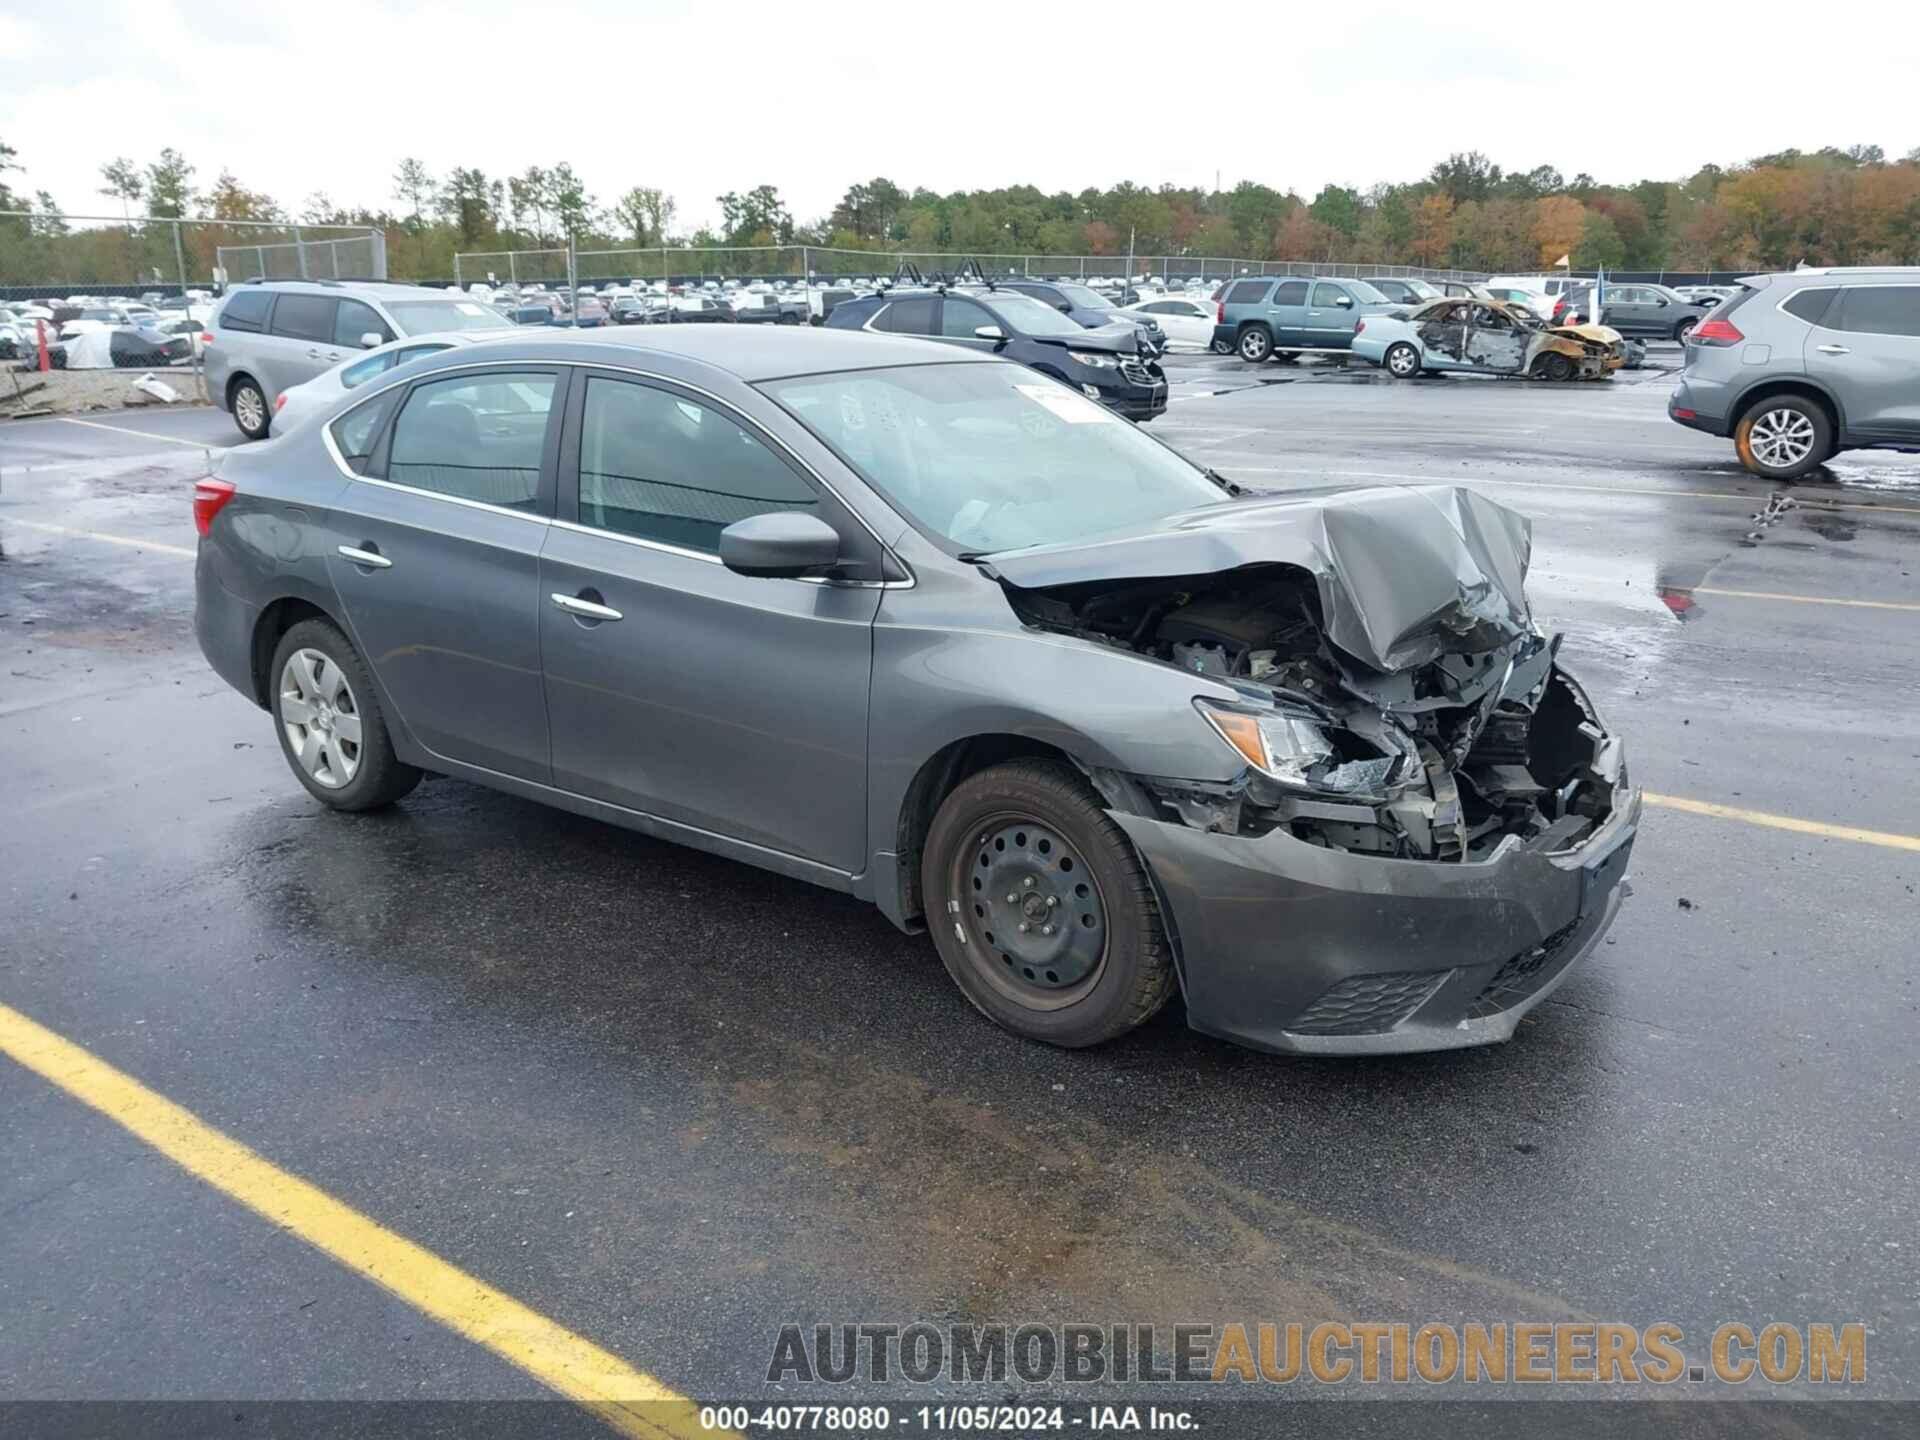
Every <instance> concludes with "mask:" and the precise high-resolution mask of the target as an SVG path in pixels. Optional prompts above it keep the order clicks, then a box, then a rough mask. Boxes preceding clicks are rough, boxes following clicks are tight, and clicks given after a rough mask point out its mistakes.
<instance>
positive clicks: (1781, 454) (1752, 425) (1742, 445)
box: [1733, 395, 1833, 480]
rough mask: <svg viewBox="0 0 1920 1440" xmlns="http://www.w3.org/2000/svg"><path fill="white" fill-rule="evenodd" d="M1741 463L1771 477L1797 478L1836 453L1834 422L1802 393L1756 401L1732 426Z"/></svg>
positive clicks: (1771, 478) (1822, 463) (1780, 478)
mask: <svg viewBox="0 0 1920 1440" xmlns="http://www.w3.org/2000/svg"><path fill="white" fill-rule="evenodd" d="M1733 448H1734V450H1735V451H1736V452H1737V453H1738V454H1739V456H1740V463H1741V464H1742V465H1744V466H1746V467H1747V469H1748V470H1750V471H1752V472H1753V473H1754V474H1755V475H1760V476H1763V477H1765V478H1766V479H1768V480H1798V479H1799V478H1800V477H1801V476H1802V475H1805V474H1807V473H1808V472H1809V471H1811V470H1817V469H1818V468H1819V467H1820V466H1822V465H1824V464H1826V462H1827V459H1828V457H1829V456H1831V455H1832V454H1833V422H1832V421H1831V420H1829V419H1828V418H1827V412H1826V411H1825V410H1822V409H1821V408H1820V407H1819V406H1818V405H1816V404H1815V403H1814V402H1813V401H1811V400H1808V399H1805V398H1803V397H1801V396H1799V395H1775V396H1771V397H1769V398H1767V399H1764V400H1759V401H1756V402H1755V403H1754V404H1753V405H1752V406H1751V407H1750V408H1749V409H1748V410H1747V412H1746V413H1745V414H1744V415H1742V416H1741V417H1740V420H1739V423H1738V424H1736V425H1735V426H1734V427H1733Z"/></svg>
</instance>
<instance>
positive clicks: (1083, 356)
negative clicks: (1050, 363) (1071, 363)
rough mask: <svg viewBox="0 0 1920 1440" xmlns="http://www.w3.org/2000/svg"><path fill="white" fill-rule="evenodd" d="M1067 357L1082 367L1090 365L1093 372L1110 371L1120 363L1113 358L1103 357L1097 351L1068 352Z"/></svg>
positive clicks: (1109, 356) (1110, 356)
mask: <svg viewBox="0 0 1920 1440" xmlns="http://www.w3.org/2000/svg"><path fill="white" fill-rule="evenodd" d="M1067 356H1068V358H1069V359H1072V360H1077V361H1079V362H1080V363H1081V364H1082V365H1091V366H1092V367H1093V368H1094V369H1095V370H1106V369H1110V368H1111V367H1113V366H1115V365H1118V364H1119V363H1120V361H1119V360H1118V359H1117V358H1116V357H1115V356H1112V355H1103V354H1101V353H1100V352H1099V351H1098V350H1069V351H1067Z"/></svg>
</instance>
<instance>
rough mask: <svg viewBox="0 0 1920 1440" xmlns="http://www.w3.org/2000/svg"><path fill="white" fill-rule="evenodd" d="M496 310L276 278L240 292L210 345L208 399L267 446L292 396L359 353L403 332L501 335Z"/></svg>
mask: <svg viewBox="0 0 1920 1440" xmlns="http://www.w3.org/2000/svg"><path fill="white" fill-rule="evenodd" d="M504 323H505V320H504V318H503V317H502V315H501V313H500V312H499V311H498V310H496V309H494V308H493V307H492V306H490V305H483V304H481V303H480V302H479V301H478V300H473V299H469V298H468V297H467V296H465V295H462V294H459V293H458V292H457V291H452V290H434V289H431V288H429V287H427V286H424V285H390V284H385V283H376V282H371V281H344V280H268V281H254V282H250V283H248V284H244V285H238V286H235V287H234V289H233V291H232V293H230V294H229V295H228V296H227V298H226V300H225V302H224V303H223V304H222V305H221V306H220V309H219V312H218V313H217V314H216V315H215V316H214V317H213V323H212V325H211V326H210V327H209V328H208V332H207V338H206V340H205V363H206V371H207V393H208V394H209V395H210V396H212V397H213V401H214V403H215V404H216V405H218V406H220V408H221V409H223V410H226V411H228V412H230V413H231V414H232V416H233V423H234V424H235V425H237V426H239V427H240V433H241V434H242V435H245V436H246V437H247V438H248V439H249V440H263V439H265V438H266V435H267V428H268V425H269V424H270V422H271V421H272V418H273V406H274V401H275V400H276V399H277V398H278V397H279V395H280V392H281V391H283V390H288V389H291V388H292V387H293V386H295V385H304V384H305V383H306V382H307V381H309V380H311V379H313V378H314V377H315V376H317V375H322V374H325V373H326V372H327V371H328V370H331V369H332V368H333V367H334V366H335V365H338V364H339V363H340V362H341V361H342V360H344V359H346V358H347V357H348V356H349V355H351V354H352V353H353V352H354V351H355V350H371V349H373V348H374V347H375V346H377V345H384V344H386V343H387V342H388V341H389V340H397V339H399V338H400V337H401V336H403V335H425V334H431V333H433V332H435V331H441V330H491V329H495V328H497V327H499V326H500V325H502V324H504Z"/></svg>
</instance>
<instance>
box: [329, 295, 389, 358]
mask: <svg viewBox="0 0 1920 1440" xmlns="http://www.w3.org/2000/svg"><path fill="white" fill-rule="evenodd" d="M362 335H378V336H379V337H380V343H381V344H382V345H384V344H386V343H387V341H389V340H391V339H393V338H394V334H393V331H392V330H390V329H389V328H388V327H387V322H386V321H384V320H382V319H381V318H380V313H379V312H378V311H377V310H375V309H374V308H373V307H372V306H371V305H363V304H361V303H360V302H359V301H358V300H342V301H341V302H340V312H339V314H337V315H336V316H335V317H334V321H333V343H334V344H336V345H346V346H349V347H352V348H355V349H357V348H358V347H359V345H360V337H361V336H362Z"/></svg>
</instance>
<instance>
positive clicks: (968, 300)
mask: <svg viewBox="0 0 1920 1440" xmlns="http://www.w3.org/2000/svg"><path fill="white" fill-rule="evenodd" d="M827 325H828V326H829V327H830V328H832V329H835V330H872V331H876V332H878V333H880V334H883V335H924V336H926V337H927V338H928V339H930V340H944V341H946V342H947V343H948V344H951V345H959V346H963V347H965V348H966V349H969V350H985V351H990V352H991V353H993V354H996V355H1004V356H1005V357H1006V358H1007V359H1009V360H1017V361H1019V362H1020V363H1021V364H1022V365H1025V366H1028V367H1029V368H1031V369H1034V370H1038V371H1039V372H1040V373H1041V374H1043V375H1051V376H1052V377H1053V378H1054V379H1056V380H1059V381H1061V382H1062V383H1063V384H1067V385H1071V386H1073V387H1074V388H1075V389H1076V390H1078V391H1080V393H1081V394H1083V395H1085V396H1087V397H1088V398H1089V399H1091V400H1098V401H1099V402H1100V403H1101V404H1102V405H1105V406H1106V407H1107V408H1108V409H1109V410H1112V411H1113V412H1114V413H1115V414H1117V415H1124V416H1125V417H1126V418H1127V419H1129V420H1139V421H1146V420H1151V419H1153V417H1154V416H1156V415H1160V414H1164V413H1165V411H1166V408H1167V377H1166V374H1165V372H1164V371H1162V370H1161V368H1160V362H1159V361H1158V360H1157V359H1155V358H1154V355H1153V353H1152V352H1151V350H1148V349H1143V347H1142V343H1141V340H1140V336H1139V333H1138V331H1137V330H1135V329H1134V328H1133V327H1131V326H1128V327H1121V326H1118V325H1114V326H1107V327H1104V328H1102V329H1099V330H1087V329H1083V328H1082V327H1081V326H1080V325H1079V324H1077V323H1076V322H1074V321H1073V320H1070V319H1068V318H1067V317H1066V316H1065V315H1062V314H1061V313H1060V312H1059V311H1057V310H1055V309H1053V308H1052V307H1051V306H1048V305H1045V304H1043V303H1041V302H1040V301H1038V300H1035V299H1034V298H1032V297H1031V296H1029V295H1023V294H1020V293H1018V292H1015V291H1010V290H1007V289H1005V288H1003V287H1001V286H997V285H996V286H994V287H992V288H991V289H988V288H981V289H972V288H969V289H966V290H958V289H948V288H944V287H932V288H924V289H922V288H913V289H901V288H899V287H895V288H894V289H892V290H889V291H887V292H886V293H885V294H882V295H862V296H860V297H859V298H858V299H855V300H843V301H841V302H840V304H838V305H836V306H834V309H833V313H832V314H831V315H829V316H828V317H827Z"/></svg>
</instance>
